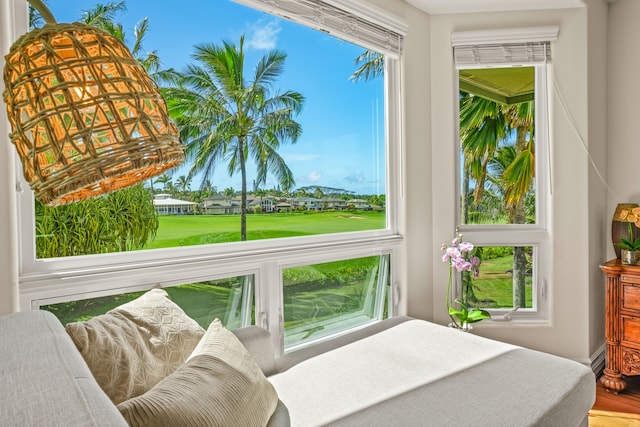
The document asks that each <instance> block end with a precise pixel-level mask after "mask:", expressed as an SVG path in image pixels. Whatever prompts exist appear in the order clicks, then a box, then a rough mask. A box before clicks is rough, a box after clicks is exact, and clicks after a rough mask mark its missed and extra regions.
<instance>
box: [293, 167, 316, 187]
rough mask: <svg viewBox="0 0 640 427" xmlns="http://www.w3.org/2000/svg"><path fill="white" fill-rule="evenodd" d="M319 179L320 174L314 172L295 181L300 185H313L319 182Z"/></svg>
mask: <svg viewBox="0 0 640 427" xmlns="http://www.w3.org/2000/svg"><path fill="white" fill-rule="evenodd" d="M321 179H322V174H321V173H320V172H318V171H315V170H314V171H312V172H311V173H310V174H309V175H305V176H303V177H301V178H298V179H296V181H299V182H300V183H301V184H313V183H315V182H318V181H320V180H321Z"/></svg>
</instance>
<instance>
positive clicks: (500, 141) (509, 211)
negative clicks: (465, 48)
mask: <svg viewBox="0 0 640 427" xmlns="http://www.w3.org/2000/svg"><path fill="white" fill-rule="evenodd" d="M459 78H460V96H459V98H460V147H461V151H460V171H461V176H460V182H461V187H460V195H461V196H460V214H461V218H460V220H461V222H462V223H463V224H534V223H536V185H535V175H536V174H535V132H534V129H535V114H534V104H535V101H534V98H535V68H534V67H512V68H484V69H472V70H459Z"/></svg>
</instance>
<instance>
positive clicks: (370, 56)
mask: <svg viewBox="0 0 640 427" xmlns="http://www.w3.org/2000/svg"><path fill="white" fill-rule="evenodd" d="M354 62H355V64H356V66H358V69H357V70H356V71H354V72H353V74H352V75H351V77H349V80H351V81H353V82H358V81H360V80H364V81H369V80H373V79H375V78H376V77H379V76H382V75H384V55H383V54H381V53H379V52H376V51H374V50H371V49H366V50H365V51H364V52H362V53H361V54H360V55H358V57H356V59H355V61H354Z"/></svg>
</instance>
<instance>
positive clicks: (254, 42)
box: [245, 19, 281, 50]
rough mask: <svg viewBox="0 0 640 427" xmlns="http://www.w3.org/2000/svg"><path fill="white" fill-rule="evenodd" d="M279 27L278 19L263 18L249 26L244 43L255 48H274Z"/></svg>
mask: <svg viewBox="0 0 640 427" xmlns="http://www.w3.org/2000/svg"><path fill="white" fill-rule="evenodd" d="M280 30H281V28H280V25H279V24H278V21H275V20H271V21H265V20H264V19H261V20H259V21H258V22H256V23H254V24H252V25H250V26H249V29H248V31H247V33H248V35H247V37H246V41H245V45H246V46H247V48H253V49H256V50H269V49H274V48H275V47H276V45H277V42H278V33H279V32H280Z"/></svg>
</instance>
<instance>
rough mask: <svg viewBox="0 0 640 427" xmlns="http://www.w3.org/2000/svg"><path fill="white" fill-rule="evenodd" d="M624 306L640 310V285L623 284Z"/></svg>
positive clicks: (624, 307) (627, 308)
mask: <svg viewBox="0 0 640 427" xmlns="http://www.w3.org/2000/svg"><path fill="white" fill-rule="evenodd" d="M622 308H623V309H626V310H638V311H639V312H640V285H632V284H630V283H623V284H622Z"/></svg>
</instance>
